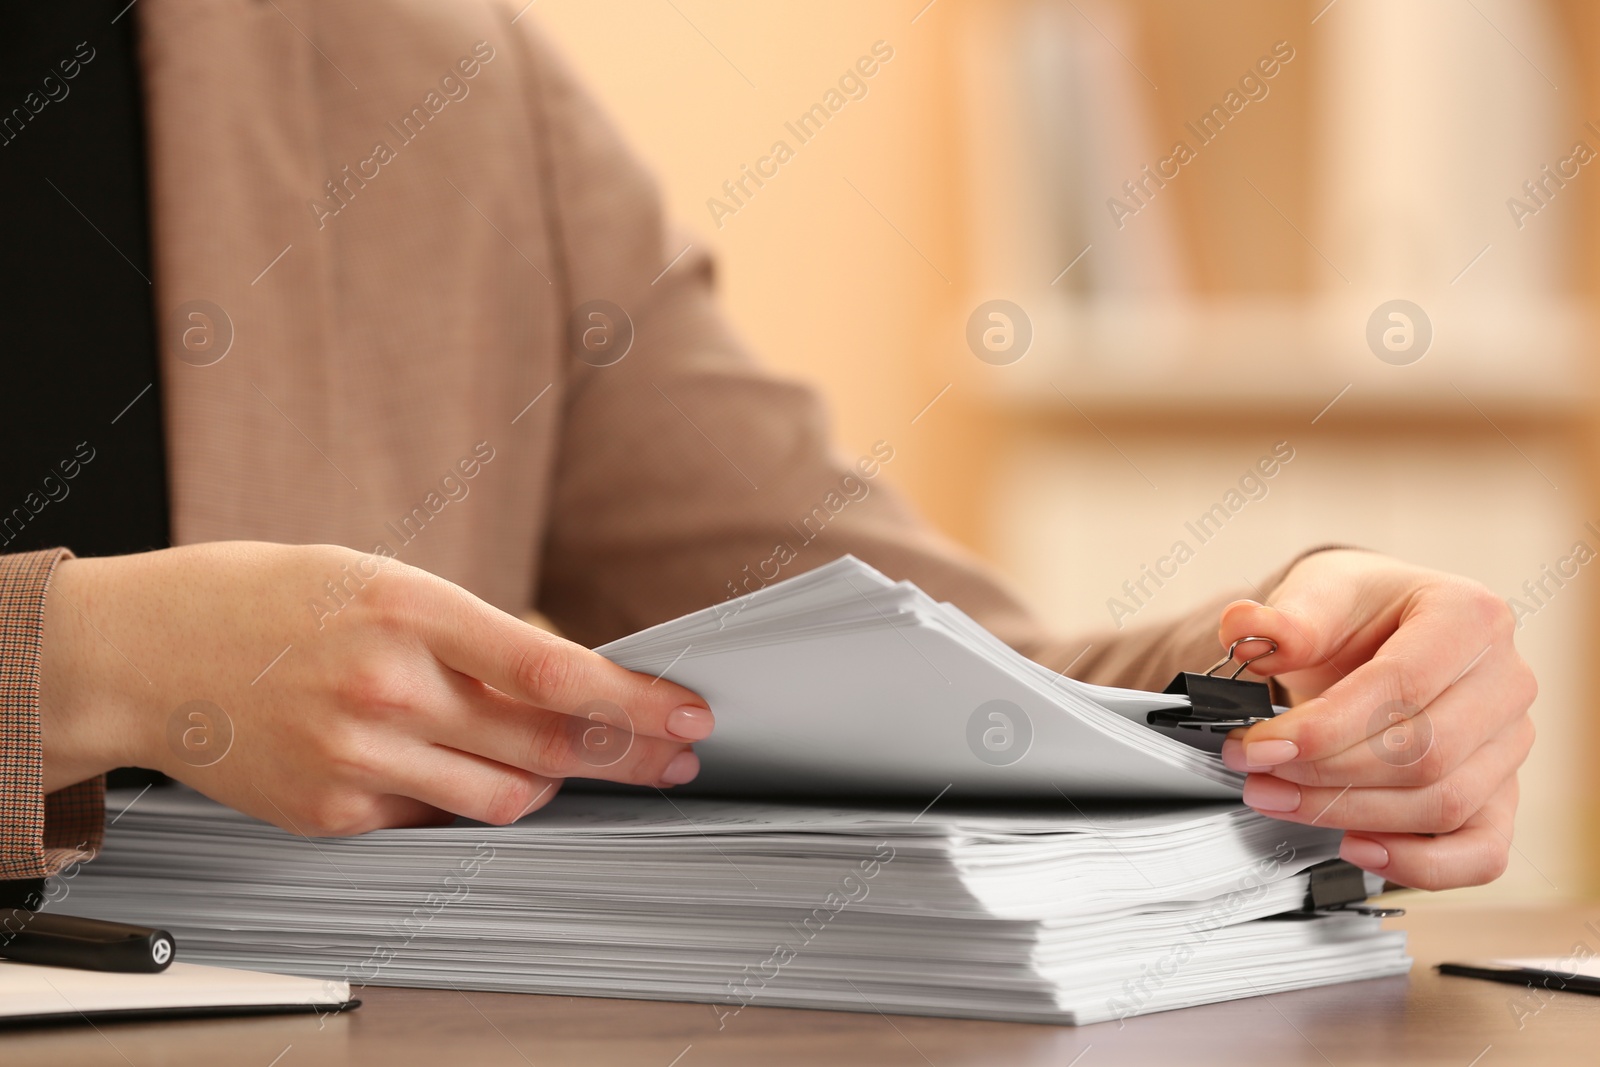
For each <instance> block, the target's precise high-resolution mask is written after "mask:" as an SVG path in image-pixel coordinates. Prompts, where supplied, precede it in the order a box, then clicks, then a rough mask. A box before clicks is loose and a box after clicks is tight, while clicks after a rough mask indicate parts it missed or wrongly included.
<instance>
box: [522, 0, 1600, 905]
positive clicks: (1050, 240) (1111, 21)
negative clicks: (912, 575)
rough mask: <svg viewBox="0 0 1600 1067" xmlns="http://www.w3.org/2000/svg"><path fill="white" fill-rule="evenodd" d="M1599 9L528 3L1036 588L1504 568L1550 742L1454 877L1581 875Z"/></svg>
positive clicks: (1597, 410) (1096, 624) (1177, 591)
mask: <svg viewBox="0 0 1600 1067" xmlns="http://www.w3.org/2000/svg"><path fill="white" fill-rule="evenodd" d="M1594 8H1595V5H1591V4H1581V3H1577V2H1572V3H1562V2H1557V0H1520V2H1516V0H1405V2H1403V3H1396V2H1393V0H1333V2H1332V3H1329V2H1328V0H1311V2H1309V3H1300V2H1286V0H1213V2H1211V3H1207V4H1204V5H1199V4H1186V3H1178V2H1176V0H1165V2H1160V0H932V2H929V0H874V2H871V3H861V2H859V0H805V2H800V0H785V2H766V3H762V4H760V5H754V4H746V3H738V2H735V0H661V2H659V3H657V2H640V0H539V3H538V5H537V7H536V8H533V9H532V10H530V12H529V15H530V17H534V18H537V19H539V20H541V21H542V22H543V23H544V25H545V27H546V28H547V29H548V30H549V31H550V32H551V33H553V34H554V36H555V37H556V38H557V40H558V41H559V42H560V43H561V44H562V45H563V46H564V48H565V50H566V52H567V54H568V56H569V57H570V59H571V60H572V61H573V63H574V65H575V66H576V67H577V68H578V69H579V70H580V72H581V73H582V75H583V76H584V77H585V78H586V80H587V81H588V83H589V85H590V86H591V87H592V88H593V89H594V91H595V92H596V93H597V94H598V95H599V96H600V97H601V98H602V100H603V101H604V102H605V103H606V104H607V105H608V107H609V108H610V111H611V113H612V115H613V116H614V117H615V118H616V120H617V121H618V122H619V123H620V125H621V126H622V127H623V128H624V130H625V131H626V133H627V134H628V135H629V137H630V138H631V140H632V142H633V144H634V145H635V147H636V148H637V150H638V152H639V154H640V155H641V156H643V157H644V158H645V159H646V160H647V161H648V162H649V163H650V164H651V165H652V166H653V167H654V169H655V170H656V172H657V173H658V174H659V176H660V179H661V182H662V185H663V190H664V194H665V197H666V202H667V205H668V209H669V212H670V214H671V215H672V216H673V217H674V219H675V220H676V221H677V222H678V223H679V224H680V225H682V226H683V227H684V228H685V236H684V239H683V240H684V243H689V242H693V243H695V244H697V245H701V246H702V247H710V248H712V249H714V250H715V251H716V253H717V254H718V257H719V260H720V267H721V290H722V293H723V298H724V302H725V306H726V308H727V310H728V313H729V315H730V316H731V318H732V319H733V321H734V322H735V324H736V325H737V327H738V328H739V329H740V330H741V331H742V333H743V335H744V336H745V337H746V338H747V340H748V341H749V343H750V345H751V346H752V347H753V349H754V350H755V351H756V352H757V353H758V354H759V355H760V356H761V357H762V358H763V359H764V360H765V361H766V362H767V364H768V365H769V366H771V367H772V368H774V369H775V370H777V371H779V372H780V373H783V374H786V375H790V376H793V377H798V378H803V379H806V380H808V381H810V382H812V383H814V384H815V385H817V386H818V387H820V388H821V389H822V391H823V392H824V393H825V394H826V395H827V396H828V398H829V399H830V401H831V402H832V405H833V409H834V411H835V414H836V417H837V424H836V436H837V439H838V442H839V444H840V447H841V448H842V449H843V450H845V451H846V452H847V453H849V454H850V455H857V454H861V453H864V452H866V451H868V450H869V448H870V446H871V444H872V442H874V441H877V440H879V439H884V440H888V441H890V442H891V443H892V444H893V445H894V446H895V449H896V458H895V461H894V465H893V468H892V470H891V471H890V472H889V475H890V477H891V478H892V479H893V480H894V481H896V482H897V483H898V484H899V485H900V486H901V487H902V488H903V489H904V490H905V491H906V492H907V493H909V495H910V496H911V497H912V498H914V499H915V501H916V502H917V503H918V505H919V506H920V507H921V508H922V509H923V510H924V511H925V512H926V513H927V514H928V515H930V516H931V517H932V518H933V519H934V520H935V521H936V522H938V523H939V524H940V525H942V526H943V527H944V528H945V529H946V530H947V531H949V532H950V533H951V534H952V535H953V536H955V537H956V538H958V539H959V540H961V541H962V542H964V543H965V544H967V545H969V546H970V547H971V548H973V549H974V550H975V551H977V552H978V553H980V554H981V555H983V556H985V557H987V558H988V559H990V560H991V561H993V563H994V564H995V565H996V566H998V567H999V568H1000V569H1001V570H1002V571H1003V572H1005V573H1006V574H1007V575H1009V576H1010V578H1011V579H1012V581H1013V583H1014V585H1015V586H1016V587H1017V588H1018V589H1019V591H1020V592H1021V593H1022V594H1023V595H1024V596H1025V597H1026V598H1027V599H1029V600H1030V601H1031V602H1032V603H1033V604H1034V606H1035V607H1036V608H1037V609H1038V610H1039V611H1040V612H1041V613H1042V614H1043V615H1044V616H1045V617H1047V618H1048V619H1050V620H1051V621H1052V622H1053V623H1054V624H1055V625H1057V626H1059V627H1061V628H1064V629H1079V628H1101V627H1104V626H1106V625H1109V624H1114V623H1115V622H1117V621H1123V622H1127V623H1131V622H1143V621H1146V620H1149V619H1154V618H1157V617H1160V616H1163V615H1167V614H1171V613H1175V612H1180V611H1183V610H1184V609H1186V608H1188V607H1190V606H1191V605H1193V604H1195V603H1197V602H1198V601H1199V600H1201V599H1202V598H1203V597H1205V596H1207V595H1209V594H1211V593H1213V592H1215V591H1217V590H1219V589H1223V588H1231V589H1240V590H1248V589H1249V588H1250V586H1251V584H1252V583H1260V582H1261V581H1263V580H1264V579H1265V577H1266V576H1267V575H1268V574H1269V573H1271V572H1272V571H1273V570H1274V569H1275V568H1277V567H1279V566H1280V565H1282V564H1283V563H1284V562H1286V561H1287V560H1288V559H1290V558H1291V557H1292V556H1293V555H1294V554H1295V553H1297V552H1298V551H1300V550H1302V549H1304V548H1307V547H1310V546H1313V545H1318V544H1327V543H1344V544H1351V545H1359V546H1365V547H1370V548H1374V549H1379V550H1382V551H1385V552H1390V553H1393V554H1395V555H1398V556H1401V557H1403V558H1406V559H1409V560H1413V561H1416V562H1419V563H1423V564H1426V565H1429V566H1434V567H1439V568H1444V569H1447V570H1451V571H1457V572H1460V573H1464V574H1467V575H1471V576H1473V577H1475V578H1477V579H1479V580H1481V581H1483V582H1485V583H1486V584H1488V585H1489V586H1490V587H1491V588H1493V589H1494V590H1495V591H1496V592H1498V593H1499V594H1501V595H1503V596H1505V597H1506V598H1507V599H1508V600H1511V601H1513V605H1512V606H1513V608H1514V609H1515V610H1517V613H1518V615H1519V618H1520V622H1521V626H1520V629H1519V632H1518V635H1517V638H1518V643H1519V647H1520V648H1521V649H1522V651H1523V654H1524V655H1525V656H1526V657H1527V658H1528V659H1529V660H1530V662H1532V664H1533V665H1534V668H1535V670H1536V672H1537V673H1538V676H1539V679H1540V683H1541V693H1540V697H1539V700H1538V703H1537V704H1536V706H1535V716H1536V719H1537V722H1538V725H1539V730H1540V740H1539V744H1538V745H1537V747H1536V748H1535V750H1534V754H1533V756H1532V758H1531V760H1530V762H1529V764H1528V766H1527V768H1526V769H1525V771H1524V773H1523V777H1522V781H1523V803H1522V809H1521V812H1520V814H1519V818H1518V827H1517V833H1516V845H1515V850H1514V853H1513V857H1512V861H1511V868H1510V870H1509V871H1508V873H1507V874H1506V876H1505V877H1504V878H1503V879H1502V880H1501V881H1500V882H1499V883H1497V884H1496V885H1494V886H1490V887H1485V888H1482V889H1477V890H1469V891H1464V892H1465V893H1467V894H1477V895H1480V896H1483V895H1489V896H1521V897H1530V896H1543V895H1549V896H1555V895H1572V894H1578V893H1593V892H1596V891H1600V863H1597V862H1596V852H1597V849H1596V847H1595V845H1596V842H1597V840H1600V819H1597V814H1600V796H1597V793H1600V789H1597V786H1596V781H1597V778H1600V776H1597V775H1596V774H1595V773H1594V772H1593V770H1592V768H1594V767H1595V766H1596V765H1597V763H1600V733H1597V731H1595V730H1594V729H1593V728H1592V727H1591V725H1590V722H1591V720H1592V719H1594V718H1595V711H1594V703H1595V693H1596V689H1597V683H1600V667H1597V666H1596V657H1595V656H1594V655H1592V654H1591V653H1586V652H1585V651H1584V650H1585V649H1591V648H1593V626H1594V623H1595V620H1596V614H1597V613H1596V601H1597V591H1600V566H1594V567H1590V566H1587V565H1585V564H1584V563H1581V562H1580V558H1581V559H1583V560H1587V558H1588V556H1589V555H1590V554H1591V552H1590V550H1594V551H1600V530H1597V526H1600V521H1597V524H1596V526H1590V525H1588V523H1589V522H1590V520H1591V519H1594V520H1600V507H1596V506H1595V504H1596V501H1595V496H1596V492H1597V489H1600V485H1597V481H1596V479H1595V477H1594V474H1593V471H1594V463H1593V456H1594V446H1595V442H1596V430H1597V415H1600V407H1597V404H1596V402H1595V398H1594V396H1593V390H1592V383H1591V374H1590V370H1589V366H1590V364H1591V362H1592V358H1591V350H1592V336H1593V333H1592V329H1591V325H1590V318H1591V316H1592V313H1593V303H1594V300H1595V298H1596V296H1597V295H1600V271H1597V264H1600V255H1597V254H1596V251H1595V247H1594V246H1595V241H1596V238H1597V236H1600V233H1597V220H1600V163H1596V164H1594V165H1590V163H1591V158H1592V157H1593V156H1594V155H1595V153H1600V84H1597V83H1596V80H1595V75H1594V73H1593V71H1592V64H1587V65H1586V64H1585V63H1584V62H1583V61H1582V60H1583V58H1584V57H1587V56H1589V55H1592V54H1594V53H1595V51H1596V50H1597V49H1600V12H1596V11H1595V10H1594ZM885 55H887V56H888V58H884V57H885ZM863 57H870V59H871V62H867V63H864V64H862V65H860V66H858V62H860V61H861V60H862V59H863ZM1586 66H1588V67H1589V68H1590V69H1587V70H1586V69H1585V68H1586ZM868 68H871V69H872V73H871V74H870V76H867V75H864V74H862V73H861V72H862V71H865V70H867V69H868ZM852 71H854V72H855V73H856V75H857V77H856V78H855V79H854V80H849V81H846V82H844V83H841V78H842V77H844V76H845V75H846V74H847V73H849V72H852ZM830 90H839V91H838V92H837V94H836V95H834V96H832V97H830V96H829V95H828V94H829V93H830ZM816 105H821V106H822V107H823V109H824V110H823V112H822V116H823V117H820V118H819V117H816V115H817V113H815V112H813V111H812V109H813V107H814V106H816ZM808 113H809V114H811V115H812V116H813V117H812V119H811V121H810V123H809V124H804V123H802V122H801V117H802V116H805V115H807V114H808ZM1591 120H1594V121H1593V122H1592V123H1591ZM778 141H782V142H785V144H786V145H787V146H788V147H789V149H790V152H789V153H786V154H784V158H783V159H782V161H781V162H780V161H779V160H778V159H777V158H775V157H774V156H773V152H774V146H775V142H778ZM764 160H765V161H764ZM750 172H757V173H758V175H761V176H762V180H761V183H760V184H759V185H758V184H756V182H755V181H754V180H753V179H750V178H747V177H745V176H746V175H747V174H748V173H750ZM741 178H744V181H743V189H741V188H740V179H741ZM725 183H732V187H731V191H730V189H729V188H727V187H725ZM991 301H1005V302H1006V303H1004V304H991V303H990V302H991ZM1397 301H1398V302H1401V303H1396V302H1397ZM995 316H998V317H995ZM1280 443H1284V444H1280ZM1275 448H1276V449H1277V450H1278V453H1277V454H1278V456H1279V458H1280V459H1281V457H1282V456H1283V455H1284V454H1286V451H1287V450H1292V452H1291V453H1289V454H1292V459H1290V460H1289V461H1288V462H1285V463H1281V464H1280V466H1279V469H1278V470H1277V473H1276V474H1275V475H1274V476H1273V477H1272V478H1271V479H1269V480H1264V482H1263V483H1261V484H1262V485H1263V486H1264V488H1265V492H1264V493H1263V492H1262V491H1261V490H1260V489H1258V488H1254V487H1252V488H1251V491H1250V492H1249V493H1248V494H1241V496H1242V497H1243V499H1244V505H1243V506H1241V507H1238V508H1237V509H1236V510H1235V509H1234V508H1233V506H1232V503H1230V498H1229V497H1228V492H1229V490H1230V489H1237V488H1238V487H1239V483H1240V479H1241V477H1242V476H1243V475H1244V474H1245V473H1246V472H1247V470H1249V469H1250V468H1251V467H1252V466H1253V465H1254V464H1255V463H1256V462H1257V461H1258V460H1259V459H1260V458H1262V457H1264V456H1268V455H1271V454H1273V453H1274V449H1275ZM1241 496H1235V497H1233V498H1231V500H1232V501H1233V502H1235V503H1236V502H1237V501H1238V500H1239V499H1240V498H1241ZM1217 504H1223V505H1224V507H1225V508H1227V509H1228V515H1227V518H1226V520H1225V522H1224V521H1218V522H1216V523H1215V524H1214V525H1220V527H1221V528H1220V529H1214V528H1213V527H1210V526H1208V527H1206V528H1205V529H1204V531H1203V532H1204V533H1206V534H1208V536H1206V537H1204V538H1202V537H1200V536H1197V533H1196V529H1197V528H1192V527H1191V526H1190V525H1189V524H1193V523H1195V522H1196V521H1197V520H1198V518H1199V517H1200V516H1201V515H1203V514H1205V513H1207V512H1208V511H1210V510H1211V509H1212V508H1213V505H1217ZM1180 540H1183V541H1186V542H1187V543H1188V544H1189V545H1190V547H1191V548H1192V549H1193V550H1194V551H1193V558H1192V559H1187V560H1186V561H1185V562H1183V563H1182V564H1181V565H1178V564H1176V563H1174V562H1168V563H1161V562H1160V561H1161V560H1162V559H1163V558H1164V557H1167V558H1169V559H1170V556H1171V552H1172V549H1173V547H1174V545H1175V543H1176V542H1178V541H1180ZM1580 543H1581V545H1582V546H1583V547H1582V550H1581V551H1580V550H1579V546H1580ZM1147 566H1148V567H1151V568H1153V569H1158V570H1161V571H1162V572H1163V573H1164V574H1167V575H1168V576H1166V577H1163V578H1162V580H1161V583H1160V585H1159V587H1158V586H1157V585H1156V584H1155V583H1154V582H1152V581H1150V580H1149V579H1146V581H1145V590H1146V592H1145V593H1141V594H1140V595H1139V596H1138V597H1136V598H1135V597H1132V596H1130V594H1129V593H1128V592H1127V591H1126V590H1125V588H1124V583H1125V582H1138V581H1139V579H1140V577H1141V575H1143V574H1144V573H1145V572H1144V568H1145V567H1147ZM1591 571H1594V572H1595V573H1593V574H1591V573H1590V572H1591ZM1119 604H1120V605H1121V606H1120V608H1119V607H1118V605H1119Z"/></svg>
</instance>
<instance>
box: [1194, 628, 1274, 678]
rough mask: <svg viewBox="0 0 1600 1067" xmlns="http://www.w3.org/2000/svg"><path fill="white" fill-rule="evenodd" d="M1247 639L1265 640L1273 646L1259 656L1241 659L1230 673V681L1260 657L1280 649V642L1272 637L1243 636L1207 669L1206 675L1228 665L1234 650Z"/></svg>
mask: <svg viewBox="0 0 1600 1067" xmlns="http://www.w3.org/2000/svg"><path fill="white" fill-rule="evenodd" d="M1246 641H1265V642H1266V643H1267V644H1269V645H1271V646H1272V647H1271V648H1269V649H1267V650H1266V651H1265V652H1263V653H1261V654H1260V655H1258V656H1251V657H1250V658H1249V659H1247V660H1241V661H1240V662H1239V666H1238V668H1237V669H1236V670H1235V671H1234V672H1233V673H1232V674H1230V675H1228V680H1229V681H1230V682H1231V681H1234V680H1235V679H1237V678H1238V677H1239V675H1241V674H1243V673H1244V671H1245V668H1246V667H1248V666H1250V664H1252V663H1254V662H1255V661H1256V660H1258V659H1266V658H1267V657H1268V656H1270V655H1272V654H1273V653H1274V652H1276V651H1278V642H1276V641H1274V640H1273V639H1272V638H1270V637H1241V638H1239V639H1238V640H1237V641H1235V642H1234V643H1233V644H1231V645H1229V646H1228V654H1227V655H1226V656H1223V657H1222V658H1221V659H1219V660H1217V662H1215V663H1213V664H1212V665H1211V666H1210V667H1209V668H1207V669H1206V677H1207V678H1210V677H1213V676H1215V675H1216V673H1217V671H1219V670H1221V669H1222V668H1223V667H1226V666H1227V665H1228V664H1229V663H1230V662H1232V660H1233V653H1234V650H1235V649H1237V648H1238V647H1239V646H1240V645H1242V644H1244V643H1245V642H1246Z"/></svg>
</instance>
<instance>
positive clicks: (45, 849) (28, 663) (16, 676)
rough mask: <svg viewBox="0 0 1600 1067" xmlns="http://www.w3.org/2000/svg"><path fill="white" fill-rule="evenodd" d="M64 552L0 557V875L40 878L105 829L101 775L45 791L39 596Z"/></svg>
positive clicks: (76, 857)
mask: <svg viewBox="0 0 1600 1067" xmlns="http://www.w3.org/2000/svg"><path fill="white" fill-rule="evenodd" d="M70 556H71V553H70V552H68V551H67V550H66V549H60V548H56V549H47V550H45V551H42V552H21V553H16V554H14V555H0V879H10V878H43V877H46V876H48V875H51V874H54V873H55V872H56V871H58V870H60V869H61V868H63V867H65V866H67V865H68V864H71V863H74V862H77V861H81V860H85V859H88V858H90V857H91V856H92V855H93V854H94V853H95V852H97V851H98V850H99V848H100V841H101V837H102V836H103V834H104V832H105V802H104V798H105V779H103V778H95V779H93V780H91V781H87V782H80V783H78V784H77V785H74V786H71V787H69V788H67V789H62V790H60V791H58V792H55V793H52V794H50V795H49V796H45V793H44V757H43V748H42V744H41V742H40V733H39V664H40V660H41V658H42V656H43V646H44V601H45V594H46V592H47V591H48V590H49V587H50V576H51V574H52V573H54V571H55V567H56V564H57V563H59V562H60V561H61V560H63V559H67V558H69V557H70Z"/></svg>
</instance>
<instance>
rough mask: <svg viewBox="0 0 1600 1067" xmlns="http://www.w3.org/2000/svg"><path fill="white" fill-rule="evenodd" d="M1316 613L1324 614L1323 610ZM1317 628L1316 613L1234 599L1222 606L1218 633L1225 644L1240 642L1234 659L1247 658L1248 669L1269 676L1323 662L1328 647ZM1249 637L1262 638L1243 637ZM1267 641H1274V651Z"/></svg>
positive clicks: (1327, 652)
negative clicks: (1253, 639)
mask: <svg viewBox="0 0 1600 1067" xmlns="http://www.w3.org/2000/svg"><path fill="white" fill-rule="evenodd" d="M1318 615H1321V616H1322V617H1327V615H1326V612H1319V613H1318ZM1320 631H1321V627H1320V626H1319V625H1318V622H1317V619H1316V618H1315V617H1313V616H1312V615H1311V614H1310V613H1309V612H1304V611H1301V610H1299V609H1298V608H1297V607H1295V606H1293V605H1287V604H1279V605H1276V606H1274V605H1268V604H1260V603H1257V602H1256V601H1254V600H1235V601H1234V602H1233V603H1231V604H1229V605H1228V606H1227V607H1225V608H1223V609H1222V621H1221V624H1220V625H1219V627H1218V636H1219V637H1220V638H1221V639H1222V645H1223V647H1224V648H1228V647H1231V646H1232V645H1233V644H1234V642H1236V641H1237V642H1240V644H1239V646H1238V648H1237V649H1235V651H1234V660H1235V661H1236V662H1239V663H1243V662H1244V661H1245V660H1250V661H1251V663H1250V668H1249V671H1248V672H1247V673H1249V674H1254V675H1256V676H1258V677H1262V678H1271V677H1278V676H1281V675H1286V674H1293V673H1296V672H1299V671H1305V670H1312V669H1315V668H1318V667H1323V666H1325V665H1326V664H1327V662H1328V655H1329V652H1330V650H1329V648H1328V641H1327V639H1326V635H1324V634H1322V633H1321V632H1320ZM1250 637H1257V638H1264V639H1265V640H1260V641H1248V640H1245V638H1250ZM1269 641H1270V642H1272V643H1273V644H1276V645H1277V649H1276V651H1274V650H1273V648H1272V644H1268V643H1267V642H1269Z"/></svg>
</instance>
